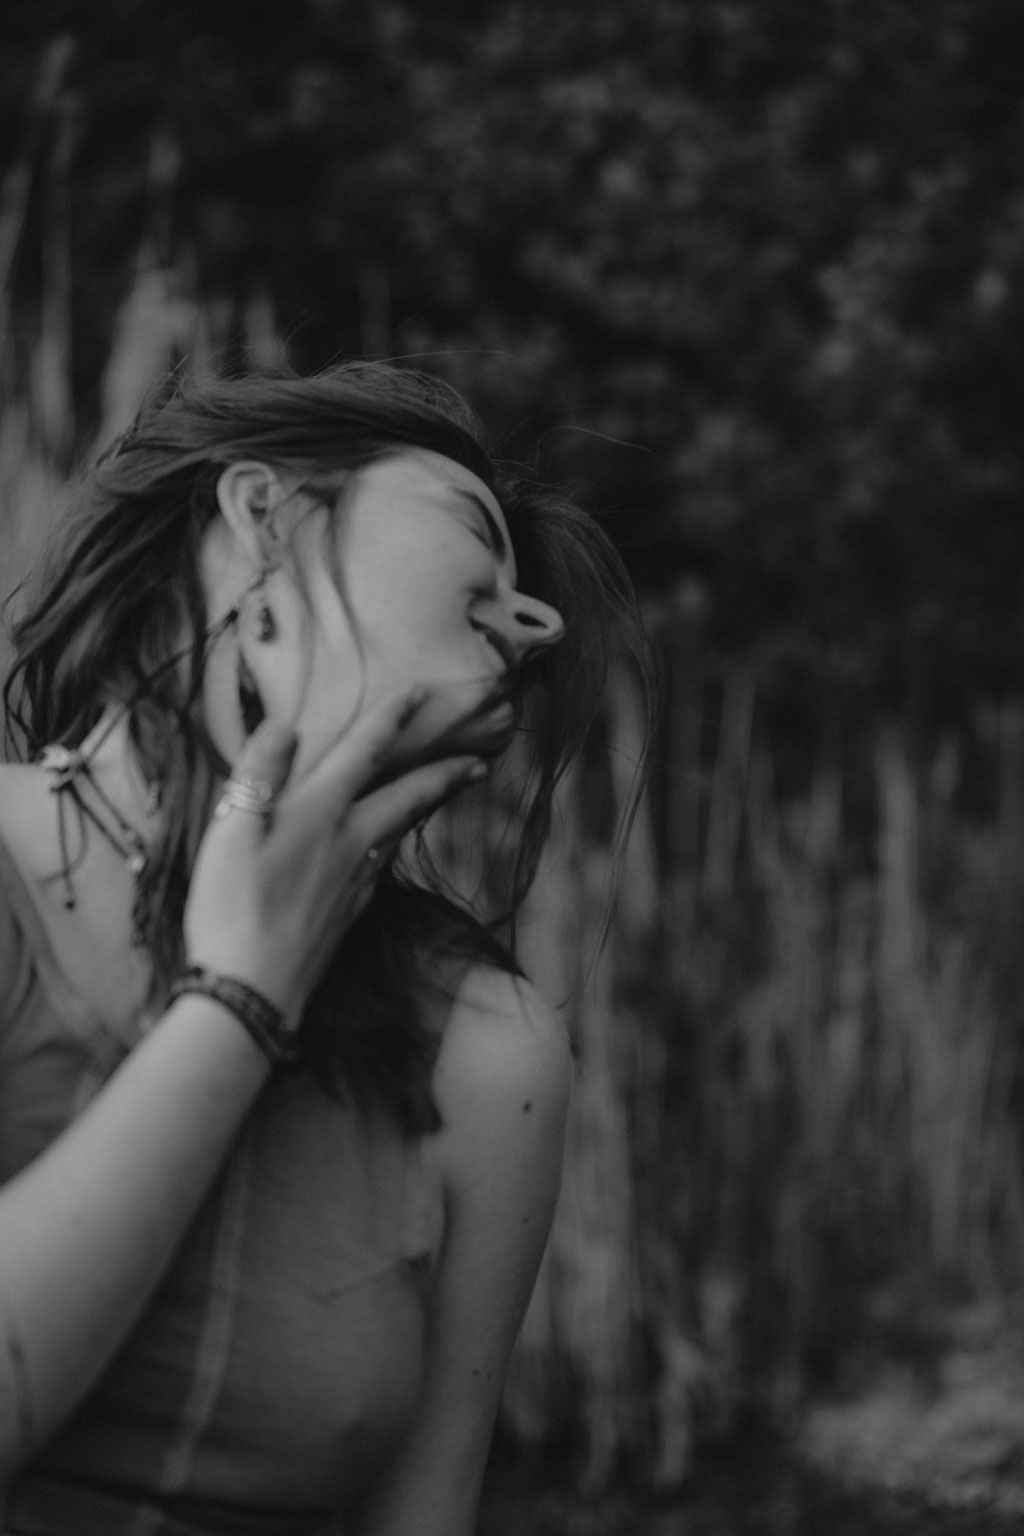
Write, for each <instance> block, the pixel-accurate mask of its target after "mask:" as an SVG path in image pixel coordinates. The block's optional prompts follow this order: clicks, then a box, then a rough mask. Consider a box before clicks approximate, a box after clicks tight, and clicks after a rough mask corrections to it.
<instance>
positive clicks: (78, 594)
mask: <svg viewBox="0 0 1024 1536" xmlns="http://www.w3.org/2000/svg"><path fill="white" fill-rule="evenodd" d="M403 448H419V449H431V450H433V451H434V452H437V453H440V454H443V455H444V456H445V457H447V458H449V459H453V460H455V461H456V462H457V463H459V464H461V465H463V466H464V467H465V468H467V469H469V470H471V471H472V472H473V473H474V474H476V475H478V476H479V478H480V479H481V480H482V481H483V482H484V483H485V484H486V485H487V486H488V487H489V488H490V489H491V490H492V491H493V492H494V494H495V495H496V496H497V498H498V501H499V503H500V505H501V506H502V509H503V511H504V513H505V515H506V519H507V521H508V525H509V530H510V533H511V536H512V542H513V546H514V549H515V552H516V559H517V564H518V567H519V585H520V588H521V590H522V591H524V592H526V593H529V594H531V595H532V596H535V597H538V598H541V599H543V600H544V601H545V602H548V603H550V604H552V605H553V606H554V607H555V608H557V609H558V610H559V612H560V613H561V614H562V616H563V618H564V619H565V621H566V633H565V637H564V639H563V640H562V641H561V642H560V643H559V644H558V645H557V646H554V647H552V648H550V649H548V650H545V651H543V652H541V653H539V654H538V655H537V657H536V658H535V659H534V660H532V661H531V662H530V663H529V664H528V666H527V667H526V668H524V670H523V671H522V673H521V674H520V676H519V677H518V678H517V679H516V680H515V691H516V695H517V704H518V706H519V710H520V725H521V732H520V741H521V743H522V744H523V746H522V750H521V751H520V752H519V755H518V756H517V759H516V760H517V764H520V763H521V765H522V771H521V773H520V775H519V784H518V786H517V801H518V803H517V805H516V807H515V809H514V812H513V814H512V815H511V816H510V818H509V824H510V825H511V826H513V827H514V829H515V843H516V846H515V849H514V856H513V858H512V860H511V878H510V881H509V883H508V892H507V895H508V900H507V911H506V913H505V916H506V917H507V916H510V915H513V914H514V912H515V910H516V908H517V907H518V905H519V903H520V902H521V900H522V897H523V896H524V894H525V892H526V890H527V889H528V887H529V884H530V882H531V880H532V879H533V876H534V873H535V871H536V867H537V862H538V859H539V856H540V851H541V848H542V845H543V842H544V839H545V837H546V834H547V831H548V826H549V821H550V814H551V803H552V795H553V792H554V789H555V786H556V784H557V782H558V780H559V778H560V777H561V775H562V774H563V773H564V772H565V770H566V769H567V767H568V766H569V764H570V763H571V761H572V760H573V758H574V756H575V755H576V754H577V753H578V752H579V750H580V748H581V746H582V743H583V741H584V740H585V738H586V736H587V733H588V731H589V729H590V727H591V725H592V724H593V722H594V720H595V718H596V716H597V714H598V713H599V711H600V707H601V703H602V699H603V696H604V694H605V690H606V686H607V683H608V679H609V674H610V671H611V669H612V667H613V666H614V665H615V664H616V663H617V661H618V659H619V658H621V657H626V658H627V660H628V663H629V664H630V665H631V666H632V668H633V671H634V673H635V675H636V677H637V678H638V680H639V682H640V684H641V694H642V697H643V699H644V700H645V704H646V705H648V706H649V703H650V698H651V677H652V669H651V666H650V653H649V648H648V644H647V640H646V637H645V634H644V631H643V626H642V624H641V622H640V619H639V615H638V612H637V607H636V603H635V599H634V596H633V592H632V588H631V585H630V582H629V580H628V577H627V575H626V573H625V570H624V568H623V565H622V562H621V560H620V559H619V557H618V555H617V553H616V552H615V550H614V548H613V546H612V545H611V544H610V542H609V541H608V539H607V538H606V536H605V535H604V533H603V532H602V531H601V529H600V528H599V527H598V525H597V524H596V523H595V522H594V521H593V520H592V519H591V518H590V517H589V516H587V515H586V514H585V513H584V512H583V511H581V509H580V508H579V507H577V506H576V505H575V504H574V503H573V502H572V501H571V500H569V499H568V498H567V497H565V496H564V495H562V494H561V493H559V492H557V491H555V490H553V489H551V488H550V487H547V486H544V485H543V484H541V483H539V482H538V481H537V480H535V479H534V478H533V477H532V476H531V475H530V474H529V473H528V472H527V471H525V470H523V469H522V468H515V469H513V468H512V467H511V466H508V465H506V464H504V463H502V462H501V461H499V460H498V459H496V458H495V457H494V456H493V455H492V454H491V453H490V452H489V450H488V447H487V444H486V439H485V436H484V433H483V430H482V428H481V426H480V424H479V422H478V421H477V419H476V417H475V416H474V415H473V413H472V411H471V410H470V409H469V407H468V406H467V405H466V403H465V402H464V401H463V400H462V398H461V397H460V396H459V395H457V394H456V393H455V392H454V391H452V390H450V389H449V388H447V386H445V385H443V384H441V383H440V382H439V381H437V380H436V379H433V378H431V377H429V376H427V375H424V374H421V373H416V372H413V371H411V370H407V369H402V368H397V367H393V366H391V365H388V364H382V363H354V364H346V365H344V366H340V367H335V368H332V369H330V370H328V371H325V372H322V373H318V374H316V375H312V376H307V377H300V376H297V375H294V374H291V373H285V372H280V373H275V374H272V375H270V374H260V375H252V376H248V377H244V378H240V379H233V380H216V381H211V382H203V383H196V382H192V381H189V380H188V379H176V380H174V381H173V383H172V384H171V385H170V386H169V387H168V388H165V389H164V390H162V391H160V392H158V393H157V394H155V395H154V397H153V398H151V399H150V400H149V401H148V402H147V403H146V404H145V405H144V406H143V408H142V409H141V410H140V411H139V413H138V415H137V417H136V419H135V421H134V422H133V424H132V425H131V427H130V428H129V429H128V431H127V432H125V433H124V435H123V436H122V437H120V438H119V439H118V440H117V441H116V442H115V443H114V444H113V445H112V446H111V447H110V448H109V449H108V450H107V451H106V452H105V453H104V454H103V455H102V457H101V458H100V459H99V460H98V461H97V462H96V463H95V464H94V465H93V466H92V468H91V469H90V470H89V471H88V472H87V473H86V474H85V475H84V476H83V477H82V478H81V480H80V482H79V483H78V485H77V487H76V489H75V491H74V493H73V496H72V500H71V503H70V506H69V508H68V512H67V515H66V516H65V518H64V519H63V520H62V521H61V523H60V524H59V526H58V527H57V528H56V530H55V531H54V534H53V537H52V538H51V541H50V545H49V548H48V551H47V554H46V556H45V558H44V562H43V564H42V566H41V569H40V572H39V575H38V579H37V583H36V589H35V592H34V597H33V601H32V602H31V605H30V606H29V607H28V608H27V610H26V611H25V612H24V613H23V615H22V616H21V618H20V619H19V620H18V622H17V623H16V625H15V627H14V630H13V639H14V644H15V660H14V664H13V668H12V670H11V673H10V675H9V677H8V679H7V683H6V686H5V688H4V704H5V711H6V720H7V730H8V736H9V739H11V740H12V741H13V742H14V744H15V746H16V747H17V748H18V749H19V750H20V753H21V755H25V756H28V757H30V758H31V757H34V756H36V755H37V754H38V753H39V752H40V751H41V749H42V748H43V747H44V746H45V745H49V744H62V745H65V746H69V747H73V746H76V745H78V744H79V743H80V742H81V741H82V740H83V738H84V737H85V736H86V734H87V733H88V731H89V730H90V729H91V728H92V727H93V726H94V725H95V723H96V720H97V719H98V717H99V715H100V713H101V711H102V708H103V706H104V704H105V703H106V702H108V701H109V700H111V699H114V700H118V701H120V702H121V703H122V704H123V705H124V706H125V708H126V710H127V713H128V720H129V730H130V734H131V739H132V742H133V746H134V749H135V751H136V752H137V753H138V755H139V758H140V761H141V764H142V767H143V770H144V771H146V772H147V773H148V774H150V776H152V777H154V778H159V780H160V782H161V785H162V809H163V826H164V832H163V837H162V842H161V845H160V848H159V849H158V851H157V854H156V856H155V857H154V858H152V860H151V862H150V865H149V867H148V869H147V871H146V873H145V874H144V876H143V877H142V879H143V881H144V883H145V890H144V891H143V893H142V894H143V895H144V897H145V902H146V907H147V910H148V919H147V922H146V925H145V938H146V942H147V944H148V946H149V949H150V951H151V953H152V957H153V962H154V968H153V973H154V991H155V993H156V995H159V994H160V991H161V989H165V988H166V986H167V985H168V983H169V980H170V977H171V975H172V974H173V972H174V970H175V969H176V968H177V967H178V965H180V963H181V920H182V912H183V908H184V902H185V897H186V893H187V889H188V881H189V877H190V871H191V868H192V862H193V859H194V856H195V850H196V846H197V844H198V840H199V838H200V837H201V835H202V830H203V827H204V826H205V822H206V818H207V816H208V813H209V799H210V795H211V793H212V791H213V787H214V785H215V783H216V780H217V776H218V775H219V774H221V773H223V772H224V771H226V765H225V764H224V763H223V762H222V761H221V760H220V758H219V754H218V753H217V752H216V749H215V747H214V746H213V743H212V742H211V741H210V739H209V737H208V735H207V732H206V730H205V727H204V724H203V719H202V714H201V710H200V707H199V696H200V690H201V684H202V678H203V670H204V666H205V659H206V654H207V651H208V648H209V645H210V643H211V640H212V639H213V638H214V634H213V632H212V630H211V625H210V618H209V615H208V614H207V612H206V606H205V601H204V593H203V588H202V585H201V582H200V577H199V553H200V548H201V545H202V541H203V537H204V534H205V532H206V530H207V528H208V527H209V525H210V523H211V521H212V520H213V518H214V517H215V516H216V515H217V500H216V486H217V481H218V479H219V476H220V474H221V472H222V471H223V469H224V468H225V467H226V466H227V465H229V464H231V463H234V462H238V461H239V460H241V459H249V458H259V459H262V460H264V461H265V462H267V463H269V464H271V465H273V466H274V467H276V468H278V469H280V470H281V471H283V472H286V473H287V474H288V475H289V476H291V477H292V478H293V479H296V480H298V481H299V482H300V483H301V485H302V487H303V489H304V490H307V491H310V492H313V493H314V494H316V495H319V496H322V497H323V499H324V500H325V501H327V502H328V504H331V503H337V500H338V497H339V495H340V493H341V491H342V489H343V487H344V483H345V481H346V480H347V478H348V477H350V476H351V475H352V474H354V473H355V472H357V471H359V470H360V469H363V468H365V467H366V466H368V465H369V464H372V463H374V462H377V461H379V460H381V459H383V458H386V457H388V456H390V455H392V454H394V453H396V452H400V451H401V450H402V449H403ZM183 635H184V636H187V637H188V640H187V645H186V648H185V649H184V651H181V650H180V645H181V637H182V636H183ZM176 646H177V647H179V650H178V651H177V652H176V651H175V647H176ZM431 870H432V866H431V865H430V864H429V862H428V861H423V862H422V863H421V865H420V867H419V869H418V872H417V877H415V878H414V877H413V876H411V875H410V874H409V873H408V871H407V872H405V873H404V874H403V873H400V872H399V871H398V869H397V868H396V870H394V871H390V872H389V873H388V875H387V876H386V877H385V878H384V879H383V880H382V882H381V885H380V887H379V890H378V893H377V896H376V897H375V899H374V901H373V902H372V903H371V905H370V906H369V907H368V908H367V909H366V911H365V912H364V913H363V915H362V917H361V918H360V919H359V922H358V924H357V926H356V928H355V929H353V930H352V931H351V932H350V934H349V935H348V936H347V938H346V940H345V941H344V942H343V943H342V945H341V946H340V948H339V952H338V955H337V957H336V960H335V963H334V964H333V965H332V966H331V967H330V968H329V970H328V973H327V975H326V976H325V977H324V979H323V981H322V982H321V984H320V985H319V987H318V988H317V990H316V992H315V993H314V995H313V997H312V998H311V999H310V1002H309V1005H308V1008H307V1013H306V1018H305V1020H304V1023H303V1029H302V1033H301V1039H302V1043H303V1049H304V1052H305V1056H306V1060H307V1062H308V1064H309V1066H310V1068H311V1069H312V1070H313V1071H314V1072H315V1074H316V1075H317V1077H318V1078H320V1079H321V1080H322V1081H323V1082H324V1084H325V1085H326V1086H329V1087H331V1088H333V1089H335V1090H338V1089H344V1088H345V1087H347V1088H349V1089H350V1090H351V1091H353V1092H354V1093H356V1094H363V1095H370V1096H373V1097H376V1099H378V1100H379V1101H381V1102H382V1103H383V1104H385V1105H386V1106H387V1107H388V1108H390V1109H391V1110H392V1111H393V1112H394V1113H395V1115H396V1116H397V1118H398V1120H399V1122H400V1123H401V1124H402V1125H403V1127H404V1128H405V1129H407V1130H408V1131H410V1132H411V1133H419V1132H423V1131H425V1130H429V1129H431V1128H432V1127H434V1126H435V1125H436V1123H437V1121H436V1110H435V1109H434V1107H433V1102H432V1099H431V1095H430V1077H431V1071H432V1066H433V1061H434V1057H435V1054H436V1048H437V1038H438V1036H437V1029H436V1018H437V1017H438V1010H436V1009H431V1008H429V1007H424V1001H423V1000H424V998H425V997H428V996H429V995H430V994H431V992H432V991H433V992H435V993H440V994H444V993H445V990H446V989H445V982H444V977H445V976H448V977H449V978H450V977H451V975H452V966H450V965H449V966H446V965H445V964H444V963H443V957H444V956H448V957H450V959H451V960H452V962H453V963H454V964H455V967H456V968H457V966H458V964H460V963H465V962H467V961H470V960H472V959H473V958H474V957H481V958H485V959H488V960H490V961H491V962H492V963H495V964H501V965H506V966H512V965H513V964H514V961H513V959H512V955H511V951H510V948H509V945H508V942H507V929H506V930H502V929H499V928H497V927H496V926H495V925H494V924H484V923H483V922H481V921H480V920H479V919H478V918H476V917H474V916H473V915H472V914H471V913H470V912H469V911H468V910H467V909H466V908H465V907H464V906H462V905H461V904H460V903H458V902H457V901H455V900H454V899H453V898H452V895H451V893H450V892H449V891H446V890H445V889H443V888H442V887H441V885H440V882H439V881H438V879H437V877H436V871H434V872H433V873H432V872H431ZM439 957H441V959H440V961H439ZM339 1016H340V1017H342V1018H343V1019H344V1026H343V1027H342V1028H339V1027H338V1025H337V1020H338V1018H339Z"/></svg>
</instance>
